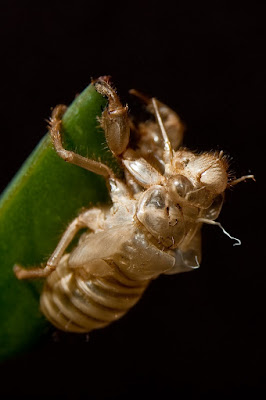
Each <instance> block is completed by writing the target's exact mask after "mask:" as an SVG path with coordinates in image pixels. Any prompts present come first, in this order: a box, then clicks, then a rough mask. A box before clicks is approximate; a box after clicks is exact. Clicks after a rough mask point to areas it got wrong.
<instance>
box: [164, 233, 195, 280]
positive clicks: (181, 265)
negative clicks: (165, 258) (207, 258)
mask: <svg viewBox="0 0 266 400" xmlns="http://www.w3.org/2000/svg"><path fill="white" fill-rule="evenodd" d="M173 255H174V257H175V265H174V266H173V268H172V269H170V270H169V271H167V272H166V273H165V274H166V275H172V274H177V273H179V272H186V271H192V270H193V269H197V268H199V267H200V262H201V229H200V227H199V229H198V230H197V232H196V233H195V235H194V236H193V238H192V239H191V241H190V242H189V243H188V244H187V245H186V246H185V247H183V248H182V245H181V246H180V247H179V248H177V249H175V250H174V254H173Z"/></svg>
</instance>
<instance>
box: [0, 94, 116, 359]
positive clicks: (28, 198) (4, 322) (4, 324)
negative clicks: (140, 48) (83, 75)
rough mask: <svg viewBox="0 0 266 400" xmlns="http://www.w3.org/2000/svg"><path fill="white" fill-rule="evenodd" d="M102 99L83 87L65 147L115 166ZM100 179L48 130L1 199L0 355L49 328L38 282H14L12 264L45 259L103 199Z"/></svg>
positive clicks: (67, 122) (66, 124) (67, 125)
mask: <svg viewBox="0 0 266 400" xmlns="http://www.w3.org/2000/svg"><path fill="white" fill-rule="evenodd" d="M105 104H106V100H105V99H104V98H103V97H102V96H101V95H99V94H98V93H97V92H96V91H95V89H94V88H93V86H89V87H87V88H86V89H85V90H84V92H82V93H81V94H80V95H79V96H78V97H77V98H76V99H75V101H74V102H73V103H72V105H71V106H70V107H69V108H68V110H67V112H66V113H65V115H64V117H63V131H64V140H65V143H66V146H67V148H71V149H73V150H76V151H77V152H79V153H80V154H82V155H88V156H92V157H96V158H97V159H98V157H99V156H101V159H102V160H104V161H105V162H107V163H108V164H109V165H111V166H112V167H113V168H118V166H117V165H116V162H115V160H114V159H113V157H112V155H111V153H110V152H108V151H107V150H106V143H105V138H104V133H103V131H102V130H101V129H100V128H99V122H98V121H97V118H96V117H97V116H99V115H101V112H102V109H103V107H104V106H105ZM107 200H108V193H107V190H106V187H105V182H104V180H103V178H101V177H99V176H96V175H95V174H93V173H90V172H88V171H85V170H82V169H81V168H79V167H76V166H73V165H69V164H67V163H65V162H64V161H63V160H61V159H60V158H59V157H58V156H57V154H56V153H55V151H54V149H53V147H52V144H51V140H50V137H49V135H46V136H45V137H44V138H43V140H42V141H41V142H40V143H39V145H38V146H37V147H36V149H35V150H34V151H33V153H32V154H31V155H30V157H29V158H28V160H27V161H26V162H25V164H24V165H23V166H22V168H21V169H20V171H19V172H18V173H17V175H16V176H15V177H14V179H13V181H12V182H11V183H10V184H9V186H8V187H7V189H6V190H5V192H4V193H3V194H2V196H1V198H0V358H1V359H3V358H6V357H7V356H11V355H15V354H17V353H19V352H21V351H25V350H26V349H28V348H30V347H31V346H32V345H33V344H34V343H36V342H37V341H39V340H40V338H42V337H44V334H45V332H47V331H49V324H48V323H47V322H46V320H45V319H44V317H43V316H42V315H41V313H40V311H39V294H40V290H41V287H42V282H40V281H34V282H33V281H31V282H30V281H18V280H17V279H16V278H15V276H14V274H13V270H12V268H13V265H14V264H15V263H19V264H21V265H23V266H34V265H36V266H38V265H40V263H43V262H45V261H46V260H47V258H48V257H49V255H50V254H51V252H52V251H53V249H54V248H55V246H56V244H57V243H58V240H59V238H60V235H61V234H62V232H63V231H64V229H65V228H66V226H67V224H68V223H69V222H70V221H71V220H72V219H73V218H74V217H75V216H76V215H77V213H78V211H79V210H80V209H81V208H82V207H89V206H90V205H91V204H93V203H97V202H105V201H107Z"/></svg>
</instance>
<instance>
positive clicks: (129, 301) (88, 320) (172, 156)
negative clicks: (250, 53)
mask: <svg viewBox="0 0 266 400" xmlns="http://www.w3.org/2000/svg"><path fill="white" fill-rule="evenodd" d="M94 85H95V88H96V90H97V91H98V92H99V93H101V94H102V95H104V96H107V98H108V107H107V108H106V109H105V110H104V112H103V113H102V117H101V126H102V127H103V129H104V131H105V136H106V141H107V144H108V146H109V148H110V150H111V151H112V153H113V154H114V155H115V156H116V157H117V159H118V160H119V161H120V163H121V165H122V167H123V169H124V180H120V179H118V178H117V177H116V176H115V174H114V172H113V171H112V170H111V169H110V168H109V167H108V166H107V165H104V164H103V163H101V162H99V161H95V160H91V159H88V158H85V157H82V156H80V155H79V154H76V153H74V152H72V151H68V150H65V149H64V148H63V146H62V138H61V133H60V129H61V117H62V115H63V113H64V112H65V109H66V107H65V106H62V105H59V106H57V107H56V108H55V109H54V111H53V114H52V117H51V123H50V133H51V138H52V141H53V144H54V148H55V150H56V152H57V154H58V155H59V156H60V157H61V158H63V159H64V160H65V161H67V162H70V163H72V164H76V165H78V166H80V167H82V168H85V169H87V170H89V171H92V172H95V173H96V174H99V175H102V176H104V177H105V178H106V181H107V185H108V188H109V191H110V196H111V199H112V203H113V204H112V206H111V207H109V208H107V207H98V208H96V207H93V208H90V209H88V210H86V211H84V212H82V213H81V214H80V215H79V216H78V217H77V218H75V219H74V221H73V222H72V223H71V224H70V225H69V226H68V228H67V229H66V231H65V233H64V234H63V236H62V238H61V240H60V242H59V244H58V245H57V247H56V249H55V251H54V252H53V254H52V255H51V257H50V258H49V260H48V262H47V264H46V266H45V267H44V268H32V269H24V268H22V267H20V266H18V265H16V266H15V267H14V271H15V274H16V276H17V278H18V279H32V278H42V277H46V278H47V279H46V283H45V286H44V289H43V292H42V295H41V300H40V303H41V310H42V312H43V313H44V314H45V316H46V317H47V319H48V320H49V321H50V322H51V323H52V324H53V325H55V326H56V327H57V328H59V329H61V330H65V331H71V332H89V331H91V330H93V329H96V328H102V327H104V326H106V325H108V324H110V323H111V322H112V321H115V320H117V319H118V318H120V317H121V316H122V315H123V314H125V313H126V312H127V311H128V310H129V309H130V308H131V307H132V306H133V305H134V304H135V303H136V302H137V301H138V300H139V298H140V297H141V295H142V293H143V292H144V290H145V289H146V287H147V286H148V284H149V283H150V281H151V280H153V279H155V278H156V277H158V276H159V275H160V274H176V273H179V272H184V271H191V270H193V269H195V268H198V267H199V265H200V262H201V226H202V224H203V223H209V224H217V225H219V226H220V227H221V225H220V224H219V223H218V222H215V221H214V220H215V219H216V218H217V217H218V215H219V213H220V210H221V207H222V204H223V198H224V192H225V190H226V188H227V187H228V186H229V185H234V184H236V183H238V182H240V181H243V180H244V179H246V178H253V176H251V175H248V176H243V177H241V178H239V179H235V180H232V181H230V182H229V179H228V164H227V161H226V158H225V157H224V156H223V154H222V152H220V153H218V152H213V153H210V152H209V153H208V152H206V153H203V154H196V153H194V152H191V151H189V150H188V149H185V148H180V145H181V143H182V137H183V130H184V129H183V125H182V123H181V121H180V118H179V117H178V115H177V114H176V113H175V112H174V111H172V110H171V109H170V108H169V107H167V106H166V105H164V104H163V103H161V102H159V101H157V100H156V99H155V98H151V99H148V98H146V97H145V96H143V95H141V94H139V93H138V92H136V91H132V93H133V94H135V95H137V96H138V97H140V98H141V99H142V100H143V101H144V102H145V103H146V107H147V110H148V111H149V112H150V113H151V114H152V116H153V120H152V119H149V120H147V121H145V122H142V123H137V124H135V123H133V121H132V120H130V117H129V115H128V108H127V107H123V106H122V104H121V103H120V100H119V97H118V96H117V94H116V91H115V90H114V88H113V87H112V86H111V85H110V83H109V79H108V77H101V78H99V79H97V80H96V81H94ZM130 128H132V129H131V130H132V135H134V136H135V145H134V148H130V147H129V138H130ZM81 228H87V229H88V231H87V233H85V234H83V235H82V236H81V239H80V240H79V243H78V245H77V246H76V248H75V249H74V250H73V251H72V252H71V253H70V254H65V250H66V248H67V247H68V245H69V244H70V243H71V241H72V240H73V238H74V237H75V235H76V234H77V232H78V231H79V230H80V229H81ZM221 228H222V227H221ZM222 229H223V228H222ZM224 232H225V231H224ZM225 233H226V234H227V235H229V234H228V233H227V232H225ZM229 236H230V235H229ZM230 237H231V236H230ZM233 239H234V238H233ZM236 240H237V241H238V239H236ZM238 242H239V241H238Z"/></svg>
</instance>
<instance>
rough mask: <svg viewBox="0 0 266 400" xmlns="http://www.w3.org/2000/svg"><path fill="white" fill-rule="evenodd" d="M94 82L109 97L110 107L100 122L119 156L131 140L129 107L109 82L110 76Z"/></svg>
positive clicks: (100, 91) (115, 153)
mask: <svg viewBox="0 0 266 400" xmlns="http://www.w3.org/2000/svg"><path fill="white" fill-rule="evenodd" d="M93 83H94V86H95V89H96V90H97V92H99V93H100V94H102V95H103V96H106V97H107V98H108V107H107V108H106V109H105V110H104V112H103V113H102V117H101V119H100V122H101V127H102V128H103V129H104V132H105V137H106V141H107V144H108V147H109V149H110V150H111V151H112V153H113V154H114V155H115V156H116V157H118V156H119V155H120V154H122V153H123V152H124V151H125V149H126V147H127V145H128V142H129V135H130V122H129V118H128V107H127V106H125V107H123V105H122V104H121V102H120V100H119V97H118V95H117V93H116V91H115V89H114V88H113V87H112V86H111V85H110V83H109V77H106V76H103V77H100V78H98V79H97V80H95V81H94V82H93Z"/></svg>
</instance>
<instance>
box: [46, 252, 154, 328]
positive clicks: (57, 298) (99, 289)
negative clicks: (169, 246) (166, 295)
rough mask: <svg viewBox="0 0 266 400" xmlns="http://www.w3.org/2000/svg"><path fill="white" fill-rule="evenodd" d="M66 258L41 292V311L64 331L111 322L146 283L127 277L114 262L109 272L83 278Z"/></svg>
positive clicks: (134, 299) (127, 307)
mask: <svg viewBox="0 0 266 400" xmlns="http://www.w3.org/2000/svg"><path fill="white" fill-rule="evenodd" d="M68 258H69V255H65V256H64V257H63V259H62V260H61V262H60V264H59V265H58V266H57V268H56V270H55V271H54V272H52V274H51V275H50V276H49V277H48V278H47V280H46V283H45V286H44V290H43V292H42V295H41V310H42V312H43V313H44V315H45V316H46V318H47V319H48V320H49V321H50V322H51V323H52V324H53V325H55V326H56V327H57V328H59V329H61V330H64V331H68V332H80V333H82V332H83V333H85V332H90V331H91V330H93V329H97V328H102V327H104V326H106V325H108V324H110V323H111V322H112V321H115V320H117V319H118V318H120V317H122V315H124V314H125V313H126V312H127V311H128V310H129V309H130V308H131V307H132V306H133V305H134V304H135V303H136V302H137V301H138V300H139V298H140V297H141V295H142V293H143V292H144V290H145V288H146V287H147V285H148V283H149V282H147V281H145V282H139V281H133V280H131V279H128V278H127V277H125V276H124V275H123V274H122V273H121V271H120V270H119V269H118V267H117V266H116V265H115V264H114V263H112V271H113V273H112V275H107V276H104V277H91V278H90V279H85V280H84V277H82V268H81V269H79V272H78V270H77V269H73V268H70V267H69V265H68ZM80 272H81V273H80ZM83 275H84V274H83Z"/></svg>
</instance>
